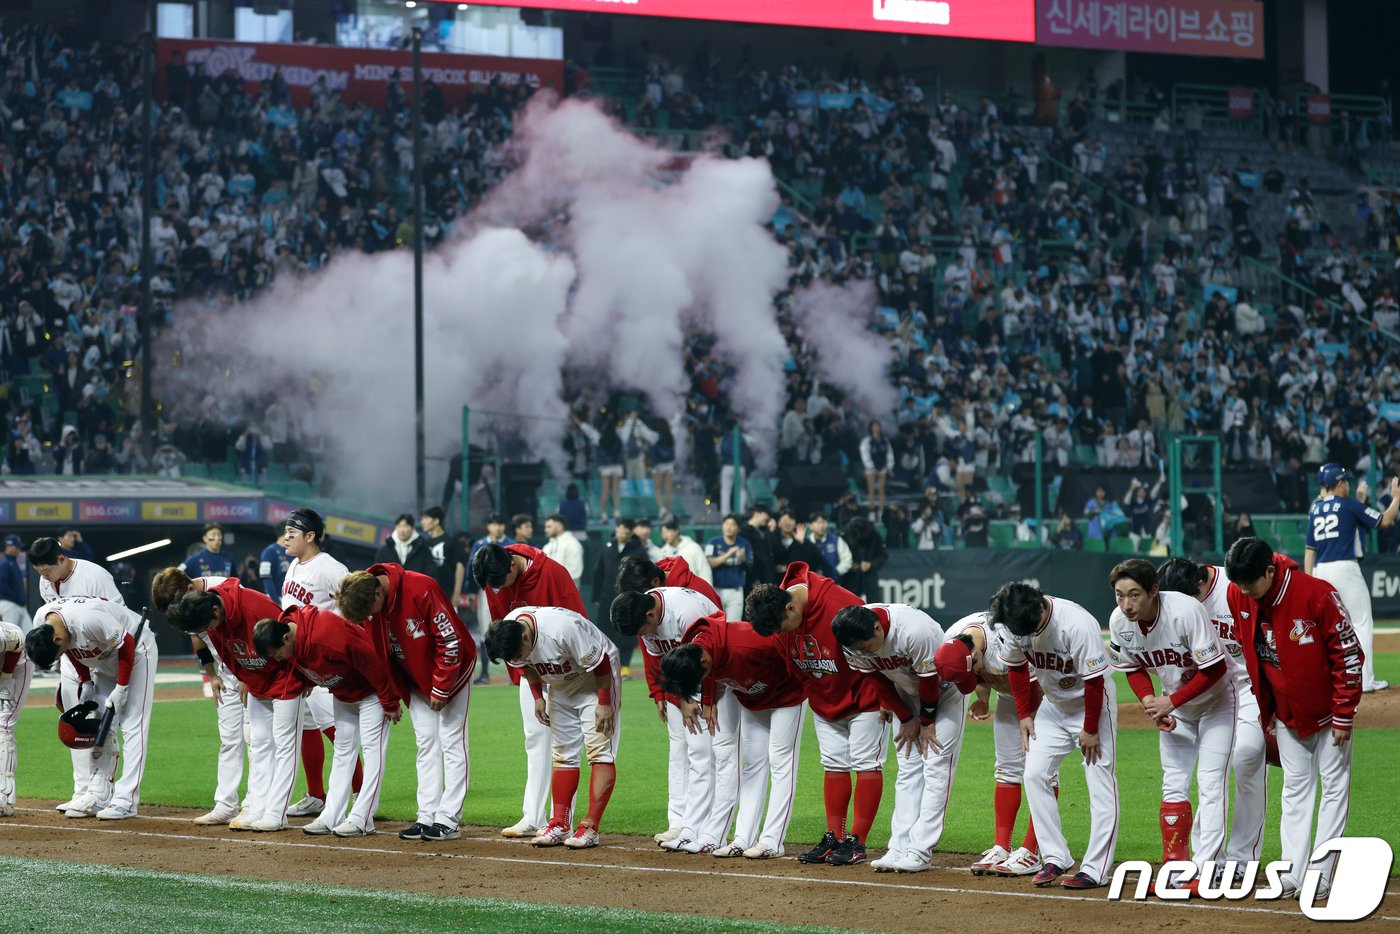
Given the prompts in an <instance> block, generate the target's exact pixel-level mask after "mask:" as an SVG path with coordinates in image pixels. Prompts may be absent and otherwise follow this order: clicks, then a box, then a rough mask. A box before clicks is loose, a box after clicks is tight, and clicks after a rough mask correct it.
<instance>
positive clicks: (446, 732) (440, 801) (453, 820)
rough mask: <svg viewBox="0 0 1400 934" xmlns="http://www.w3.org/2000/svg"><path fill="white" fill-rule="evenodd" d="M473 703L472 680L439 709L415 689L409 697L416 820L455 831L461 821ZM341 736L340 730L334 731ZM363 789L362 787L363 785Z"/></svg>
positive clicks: (467, 781)
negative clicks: (415, 754)
mask: <svg viewBox="0 0 1400 934" xmlns="http://www.w3.org/2000/svg"><path fill="white" fill-rule="evenodd" d="M471 702H472V679H471V677H470V676H468V678H467V680H466V683H465V684H463V685H462V689H461V690H460V691H458V692H457V694H456V695H455V696H454V697H453V698H452V699H451V700H449V701H448V702H447V703H446V704H445V705H443V707H442V709H441V710H434V709H433V708H431V707H429V706H428V698H427V697H425V696H424V695H422V694H419V693H418V692H417V691H414V692H413V693H412V695H411V696H410V697H409V699H408V715H409V718H410V719H412V720H413V736H414V739H415V740H416V741H417V743H418V758H417V765H418V823H420V824H423V825H424V826H427V827H431V826H432V825H433V824H442V825H443V826H445V827H451V828H453V829H454V830H455V829H456V828H457V825H458V824H460V823H461V820H462V802H463V801H464V800H465V799H466V797H467V788H468V786H469V785H470V784H471V755H470V753H469V752H468V749H467V713H468V711H469V710H470V708H471ZM335 735H336V736H339V735H340V730H338V729H337V730H336V731H335ZM362 790H363V788H362Z"/></svg>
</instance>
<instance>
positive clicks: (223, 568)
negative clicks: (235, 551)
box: [180, 548, 238, 577]
mask: <svg viewBox="0 0 1400 934" xmlns="http://www.w3.org/2000/svg"><path fill="white" fill-rule="evenodd" d="M180 570H182V571H184V572H185V573H186V574H188V575H189V576H190V577H237V576H238V572H237V571H236V570H234V567H233V555H231V554H229V553H228V552H224V551H220V552H217V553H215V552H212V551H210V550H209V549H208V548H201V549H200V550H199V551H197V552H195V553H194V554H192V555H190V556H189V557H188V558H186V559H185V561H184V563H183V564H181V565H180Z"/></svg>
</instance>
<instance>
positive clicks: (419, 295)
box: [413, 26, 427, 515]
mask: <svg viewBox="0 0 1400 934" xmlns="http://www.w3.org/2000/svg"><path fill="white" fill-rule="evenodd" d="M413 403H414V413H415V422H414V431H415V436H414V441H415V443H416V455H417V456H416V458H415V467H416V469H415V474H414V476H415V479H416V481H417V491H418V514H419V515H422V514H423V509H424V508H425V507H426V506H427V479H426V475H425V471H426V463H425V461H426V459H427V450H426V448H427V440H426V436H425V435H424V424H423V30H422V28H421V27H418V26H414V27H413Z"/></svg>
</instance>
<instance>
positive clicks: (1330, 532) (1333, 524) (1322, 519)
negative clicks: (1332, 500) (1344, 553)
mask: <svg viewBox="0 0 1400 934" xmlns="http://www.w3.org/2000/svg"><path fill="white" fill-rule="evenodd" d="M1312 524H1313V538H1314V539H1316V540H1317V541H1319V542H1320V541H1322V540H1324V539H1328V538H1336V537H1337V536H1338V535H1340V534H1341V533H1340V532H1338V531H1337V514H1336V513H1335V512H1329V513H1328V514H1327V515H1325V516H1313V521H1312Z"/></svg>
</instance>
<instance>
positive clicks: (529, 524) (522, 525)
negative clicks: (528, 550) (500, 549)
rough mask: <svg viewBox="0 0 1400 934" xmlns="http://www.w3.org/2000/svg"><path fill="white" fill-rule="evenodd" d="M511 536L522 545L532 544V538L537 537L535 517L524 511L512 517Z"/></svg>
mask: <svg viewBox="0 0 1400 934" xmlns="http://www.w3.org/2000/svg"><path fill="white" fill-rule="evenodd" d="M510 529H511V531H510V537H511V538H513V539H515V540H516V541H517V542H519V543H520V544H522V545H528V544H530V539H532V538H534V537H535V520H534V517H532V516H529V515H526V514H525V513H523V512H520V513H516V514H515V515H513V516H511V517H510Z"/></svg>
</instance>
